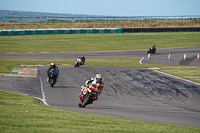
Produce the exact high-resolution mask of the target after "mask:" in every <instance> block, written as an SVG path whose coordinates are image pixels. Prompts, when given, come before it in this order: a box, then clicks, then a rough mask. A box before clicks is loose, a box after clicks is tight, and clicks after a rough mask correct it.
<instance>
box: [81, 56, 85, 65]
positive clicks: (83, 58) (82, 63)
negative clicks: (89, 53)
mask: <svg viewBox="0 0 200 133" xmlns="http://www.w3.org/2000/svg"><path fill="white" fill-rule="evenodd" d="M80 59H81V65H84V64H85V56H84V55H82V56H81V57H80Z"/></svg>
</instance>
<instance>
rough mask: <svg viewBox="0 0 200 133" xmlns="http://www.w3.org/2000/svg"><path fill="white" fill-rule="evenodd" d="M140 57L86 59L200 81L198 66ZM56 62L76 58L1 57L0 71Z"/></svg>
mask: <svg viewBox="0 0 200 133" xmlns="http://www.w3.org/2000/svg"><path fill="white" fill-rule="evenodd" d="M139 60H140V59H139V58H106V59H86V65H90V66H126V67H148V68H153V67H158V68H160V71H162V72H166V73H169V74H172V75H174V76H178V77H181V78H184V79H188V80H191V81H194V82H197V83H200V79H199V75H200V71H199V70H200V67H197V66H176V65H161V64H139ZM51 62H55V63H56V64H58V65H62V64H69V65H74V63H75V59H3V58H1V59H0V73H11V71H12V69H13V67H20V65H21V64H25V65H50V63H51Z"/></svg>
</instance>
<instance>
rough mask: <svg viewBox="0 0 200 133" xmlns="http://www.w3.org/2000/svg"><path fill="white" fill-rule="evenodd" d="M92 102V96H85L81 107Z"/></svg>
mask: <svg viewBox="0 0 200 133" xmlns="http://www.w3.org/2000/svg"><path fill="white" fill-rule="evenodd" d="M91 100H92V96H91V95H87V97H86V98H85V100H84V101H83V103H82V107H83V108H85V106H86V105H87V104H88V103H89V102H90V101H91Z"/></svg>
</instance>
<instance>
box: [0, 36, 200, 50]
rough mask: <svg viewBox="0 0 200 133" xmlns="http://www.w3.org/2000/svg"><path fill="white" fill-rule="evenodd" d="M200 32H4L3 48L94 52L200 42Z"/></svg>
mask: <svg viewBox="0 0 200 133" xmlns="http://www.w3.org/2000/svg"><path fill="white" fill-rule="evenodd" d="M199 36H200V32H178V33H170V32H165V33H123V34H119V33H118V34H115V33H113V34H65V35H63V34H62V35H24V36H0V47H1V49H0V52H11V53H12V52H14V53H18V52H23V53H27V52H90V51H116V50H137V49H148V48H150V47H151V46H152V45H154V44H155V45H156V47H157V48H173V47H189V46H199V44H200V37H199Z"/></svg>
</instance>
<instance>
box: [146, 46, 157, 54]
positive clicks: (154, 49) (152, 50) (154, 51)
mask: <svg viewBox="0 0 200 133" xmlns="http://www.w3.org/2000/svg"><path fill="white" fill-rule="evenodd" d="M148 53H153V54H155V53H156V46H155V45H153V46H152V47H151V48H149V50H148V51H147V54H148Z"/></svg>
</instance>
